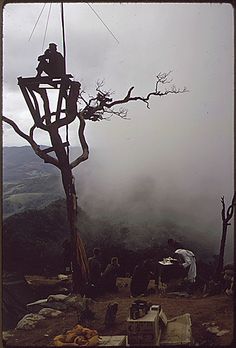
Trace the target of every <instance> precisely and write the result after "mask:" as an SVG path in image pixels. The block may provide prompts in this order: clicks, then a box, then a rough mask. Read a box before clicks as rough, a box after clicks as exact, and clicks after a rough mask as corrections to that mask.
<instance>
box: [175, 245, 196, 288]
mask: <svg viewBox="0 0 236 348" xmlns="http://www.w3.org/2000/svg"><path fill="white" fill-rule="evenodd" d="M174 255H175V257H176V258H177V259H178V260H180V262H181V264H182V266H183V267H184V268H185V269H186V270H188V274H187V279H188V281H189V282H190V283H195V281H196V276H197V267H196V258H195V255H194V253H193V252H192V251H190V250H186V249H176V250H175V252H174Z"/></svg>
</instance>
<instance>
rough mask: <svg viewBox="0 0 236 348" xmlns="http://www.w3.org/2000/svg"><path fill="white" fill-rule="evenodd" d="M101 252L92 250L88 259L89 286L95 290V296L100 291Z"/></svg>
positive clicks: (97, 249) (96, 249)
mask: <svg viewBox="0 0 236 348" xmlns="http://www.w3.org/2000/svg"><path fill="white" fill-rule="evenodd" d="M100 258H101V250H100V249H99V248H94V249H93V256H92V257H90V258H89V259H88V264H89V273H90V284H91V285H92V286H93V287H94V290H96V293H97V295H98V294H99V293H100V291H101V269H102V266H101V261H100Z"/></svg>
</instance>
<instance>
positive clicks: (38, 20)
mask: <svg viewBox="0 0 236 348" xmlns="http://www.w3.org/2000/svg"><path fill="white" fill-rule="evenodd" d="M45 6H46V2H45V4H44V5H43V8H42V10H41V12H40V14H39V16H38V19H37V21H36V23H35V25H34V27H33V30H32V32H31V34H30V37H29V40H28V41H30V39H31V37H32V35H33V33H34V30H35V28H36V26H37V24H38V21H39V19H40V17H41V14H42V13H43V10H44V7H45Z"/></svg>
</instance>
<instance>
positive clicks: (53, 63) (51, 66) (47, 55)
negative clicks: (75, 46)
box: [36, 43, 65, 78]
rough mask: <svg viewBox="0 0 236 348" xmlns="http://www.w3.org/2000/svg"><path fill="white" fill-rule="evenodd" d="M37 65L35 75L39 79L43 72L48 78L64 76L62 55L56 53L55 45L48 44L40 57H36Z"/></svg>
mask: <svg viewBox="0 0 236 348" xmlns="http://www.w3.org/2000/svg"><path fill="white" fill-rule="evenodd" d="M38 61H39V64H38V66H37V68H36V70H37V75H36V77H40V76H41V74H42V73H43V72H44V73H45V74H47V75H48V76H49V77H52V78H53V77H57V78H58V77H62V75H64V74H65V59H64V57H63V55H62V54H61V53H60V52H58V51H57V45H56V44H55V43H50V44H49V48H48V49H46V51H45V52H44V54H43V55H42V56H39V57H38Z"/></svg>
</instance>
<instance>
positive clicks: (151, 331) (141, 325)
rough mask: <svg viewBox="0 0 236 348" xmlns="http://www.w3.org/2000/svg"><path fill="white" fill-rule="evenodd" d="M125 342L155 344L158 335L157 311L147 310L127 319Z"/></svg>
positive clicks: (130, 343)
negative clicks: (134, 318)
mask: <svg viewBox="0 0 236 348" xmlns="http://www.w3.org/2000/svg"><path fill="white" fill-rule="evenodd" d="M127 336H128V340H127V343H128V344H129V345H143V346H144V345H146V346H147V345H156V343H157V341H158V339H159V337H160V327H159V312H158V311H149V312H148V313H147V314H146V315H145V316H144V317H142V318H138V319H136V320H133V319H131V318H130V317H129V318H128V319H127Z"/></svg>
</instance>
